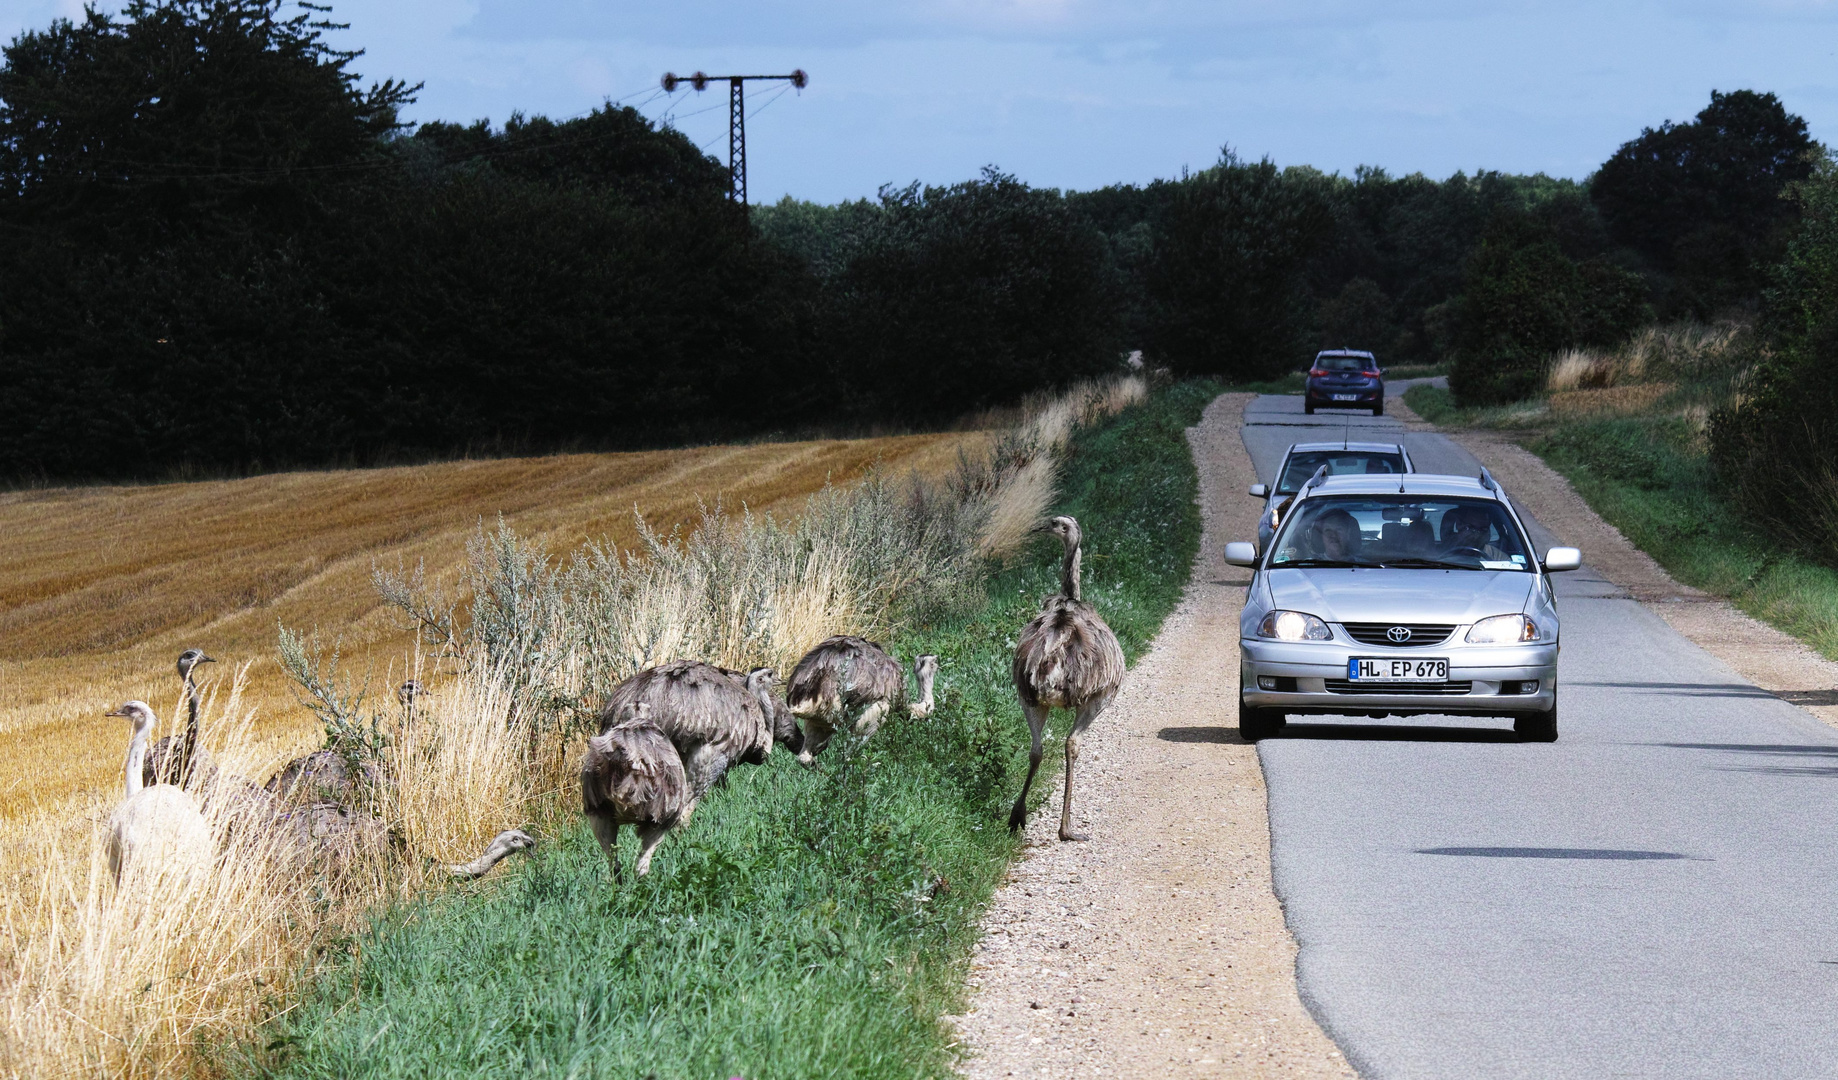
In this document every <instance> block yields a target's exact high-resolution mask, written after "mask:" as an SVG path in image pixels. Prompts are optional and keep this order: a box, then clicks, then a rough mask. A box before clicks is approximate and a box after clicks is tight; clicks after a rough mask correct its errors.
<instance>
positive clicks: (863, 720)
mask: <svg viewBox="0 0 1838 1080" xmlns="http://www.w3.org/2000/svg"><path fill="white" fill-rule="evenodd" d="M886 718H887V703H886V702H885V701H877V702H875V703H874V704H872V705H870V706H868V707H867V708H866V709H863V710H862V714H861V715H860V716H858V717H856V718H855V737H856V738H858V739H871V738H873V737H874V733H875V732H877V731H879V730H881V721H882V720H885V719H886Z"/></svg>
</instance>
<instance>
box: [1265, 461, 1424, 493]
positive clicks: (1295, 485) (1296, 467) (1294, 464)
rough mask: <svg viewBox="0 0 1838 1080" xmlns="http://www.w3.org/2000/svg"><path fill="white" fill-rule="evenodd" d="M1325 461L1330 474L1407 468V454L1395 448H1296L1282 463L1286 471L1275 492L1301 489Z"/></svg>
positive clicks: (1351, 473) (1364, 472)
mask: <svg viewBox="0 0 1838 1080" xmlns="http://www.w3.org/2000/svg"><path fill="white" fill-rule="evenodd" d="M1323 465H1326V466H1327V474H1328V475H1329V476H1348V475H1365V474H1367V473H1401V472H1405V471H1407V470H1406V469H1405V468H1404V455H1403V454H1400V453H1398V452H1397V451H1395V450H1393V451H1385V450H1297V451H1295V452H1293V453H1291V454H1290V455H1289V460H1288V461H1285V462H1284V463H1283V475H1282V476H1280V477H1278V478H1277V481H1276V493H1277V494H1278V495H1294V494H1295V493H1296V492H1298V491H1301V490H1302V485H1303V484H1306V483H1308V478H1309V477H1311V476H1313V475H1315V470H1317V469H1319V468H1321V466H1323Z"/></svg>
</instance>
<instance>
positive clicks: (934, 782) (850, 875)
mask: <svg viewBox="0 0 1838 1080" xmlns="http://www.w3.org/2000/svg"><path fill="white" fill-rule="evenodd" d="M1215 392H1216V387H1213V386H1209V385H1203V384H1183V385H1180V386H1176V387H1173V388H1171V389H1169V390H1166V391H1163V392H1161V393H1159V394H1157V395H1156V396H1155V397H1154V398H1153V399H1151V401H1150V402H1148V403H1147V404H1145V405H1143V406H1140V407H1138V408H1135V409H1132V410H1130V411H1128V412H1126V413H1124V414H1123V415H1121V416H1120V417H1118V418H1117V419H1115V420H1113V421H1112V422H1110V423H1109V424H1107V425H1105V426H1103V427H1101V428H1099V429H1097V430H1095V431H1087V432H1083V433H1081V434H1080V435H1078V436H1077V437H1076V439H1075V441H1074V444H1073V450H1072V454H1071V457H1070V459H1069V461H1068V464H1067V469H1066V474H1065V489H1066V492H1067V496H1066V498H1065V500H1064V501H1063V502H1062V503H1061V504H1060V506H1059V507H1058V509H1063V510H1065V511H1067V512H1071V513H1074V514H1077V515H1078V516H1079V518H1080V520H1081V522H1082V523H1084V525H1085V526H1086V531H1087V536H1088V537H1090V541H1091V543H1090V545H1089V554H1088V557H1087V561H1086V567H1087V571H1086V576H1087V583H1088V588H1087V597H1088V598H1089V599H1091V600H1092V601H1093V602H1094V603H1096V604H1097V605H1098V607H1099V608H1100V609H1101V610H1102V611H1103V612H1104V614H1105V616H1106V618H1107V619H1108V620H1109V621H1110V623H1111V625H1112V626H1113V627H1114V628H1115V629H1116V631H1117V633H1118V636H1119V638H1120V639H1121V640H1122V642H1123V644H1124V648H1125V651H1126V653H1127V654H1128V655H1129V656H1130V657H1131V658H1132V659H1133V658H1135V657H1137V656H1139V655H1140V654H1141V653H1142V651H1143V649H1144V648H1145V646H1146V645H1147V643H1148V642H1149V640H1150V639H1151V637H1152V636H1153V635H1154V633H1155V632H1156V630H1157V628H1158V627H1159V626H1160V624H1161V621H1162V619H1163V618H1164V617H1165V616H1166V615H1167V613H1168V612H1169V611H1170V610H1171V609H1172V608H1173V606H1174V604H1175V602H1176V601H1177V600H1178V599H1179V597H1180V595H1181V591H1182V588H1183V586H1184V583H1185V581H1186V579H1187V574H1188V570H1189V568H1190V566H1191V565H1192V561H1193V556H1194V553H1195V552H1196V551H1197V549H1198V544H1199V536H1200V521H1199V512H1198V508H1197V506H1196V504H1195V495H1196V485H1197V479H1196V476H1195V474H1194V470H1193V464H1192V460H1191V458H1190V456H1189V454H1188V450H1187V444H1186V439H1185V436H1184V429H1185V428H1186V427H1187V425H1189V424H1192V423H1194V422H1195V421H1196V420H1197V419H1198V417H1199V414H1200V411H1201V409H1203V408H1204V407H1205V405H1206V403H1207V401H1209V400H1210V399H1211V398H1212V396H1213V395H1214V393H1215ZM1057 565H1058V563H1057V556H1056V553H1055V551H1053V550H1049V544H1048V543H1047V542H1045V541H1043V542H1042V543H1041V544H1040V545H1039V546H1038V547H1037V548H1036V549H1035V550H1033V551H1031V552H1030V553H1029V554H1028V556H1027V557H1026V558H1025V559H1024V560H1023V561H1022V562H1021V564H1020V565H1018V566H1017V567H1015V568H1013V569H1011V570H1008V571H1004V572H1001V573H998V574H995V575H993V576H992V578H991V579H990V580H989V582H988V587H989V595H990V597H991V598H992V599H991V600H990V602H989V604H988V606H987V607H986V608H985V609H983V610H980V611H978V612H976V613H975V614H973V615H970V616H967V617H960V618H956V619H953V620H951V621H948V622H945V623H942V624H939V625H935V626H932V627H928V628H924V629H922V630H918V631H915V632H913V633H911V634H908V635H904V636H903V637H902V638H901V639H900V640H898V641H897V642H895V643H894V648H895V651H896V652H897V653H898V654H899V655H901V656H910V655H912V653H914V652H916V651H918V650H921V649H929V650H932V651H936V652H937V653H939V654H940V655H941V657H942V658H943V669H942V672H941V674H940V678H939V688H940V708H939V710H938V714H937V716H936V717H935V718H934V719H932V720H930V721H904V720H900V719H895V720H894V721H892V722H890V723H888V724H887V725H886V726H884V727H883V728H882V729H881V732H880V733H879V734H878V735H877V736H876V737H875V739H874V740H873V741H872V742H870V743H869V744H867V745H866V746H865V747H864V748H862V749H861V750H860V751H859V752H858V753H855V754H853V755H845V754H842V753H839V752H837V751H836V750H835V749H832V751H831V752H830V754H829V755H828V756H827V757H826V758H825V759H820V765H819V767H818V768H817V769H816V770H805V769H803V768H801V767H799V766H798V765H797V764H796V763H795V762H794V761H792V760H791V759H790V757H789V755H786V754H784V753H778V754H774V755H773V756H772V757H771V758H770V759H769V760H768V764H767V765H766V766H765V767H761V768H738V769H735V770H733V771H732V772H730V773H729V774H728V780H727V782H726V783H725V785H724V786H722V787H720V788H718V789H716V790H715V791H714V792H713V793H712V794H711V795H710V796H709V798H708V799H706V800H705V801H704V802H703V804H702V805H701V807H700V808H699V809H698V810H697V812H696V816H695V819H694V821H693V822H692V823H691V824H690V825H689V826H688V827H686V828H684V829H682V830H681V831H680V832H679V833H677V834H676V835H674V836H672V837H671V838H670V839H668V840H666V841H665V842H664V844H663V846H662V847H660V848H659V849H658V854H657V858H656V861H655V862H654V864H653V868H652V873H651V875H650V876H649V877H648V878H646V879H644V880H642V881H634V880H633V879H631V878H630V877H628V879H627V883H626V884H625V885H624V886H623V887H614V886H612V885H611V884H610V883H609V882H608V881H607V880H606V870H605V866H604V863H603V862H602V861H601V859H600V855H599V852H598V850H597V848H596V847H595V845H594V842H593V840H592V839H591V837H590V836H589V834H588V831H587V830H586V829H585V828H584V827H582V826H581V825H580V824H579V821H578V818H576V817H574V816H573V815H568V816H567V817H566V818H565V819H564V821H565V826H564V828H565V831H564V833H563V835H562V836H561V837H560V838H559V839H558V840H555V841H551V842H550V843H548V844H546V845H545V846H544V848H543V849H542V850H540V851H539V852H538V853H537V855H536V857H535V858H534V859H533V860H532V861H531V862H530V863H528V864H524V865H511V864H507V865H506V867H505V868H504V869H502V870H500V871H498V874H499V876H500V880H495V881H490V882H488V883H486V884H485V885H484V886H483V887H481V888H477V889H468V890H465V891H464V892H456V893H454V894H450V895H448V896H445V897H441V898H437V899H435V900H431V901H427V902H423V903H418V904H415V905H412V906H410V907H408V908H406V909H404V910H400V911H397V912H394V913H392V914H390V915H388V916H387V917H385V918H383V919H382V920H380V921H379V923H378V924H377V925H376V927H375V928H374V929H373V930H372V931H371V932H370V933H368V934H366V935H364V936H363V937H362V938H361V939H360V940H358V941H357V942H355V943H354V945H355V948H354V950H353V954H354V956H355V957H356V959H355V960H353V961H351V962H349V964H347V965H341V966H340V967H339V968H337V969H335V970H332V971H330V972H328V973H326V975H325V976H324V977H323V979H322V980H321V981H320V982H319V984H318V985H317V986H316V987H315V988H314V989H313V991H312V992H310V993H309V994H308V995H307V996H306V998H305V1000H304V1002H303V1003H302V1004H301V1005H300V1006H299V1007H298V1008H297V1009H295V1010H294V1011H293V1012H291V1013H289V1014H288V1015H287V1016H286V1017H284V1018H282V1019H281V1020H280V1021H278V1022H277V1023H278V1025H279V1030H278V1031H277V1032H274V1033H271V1034H270V1035H268V1036H266V1037H265V1043H266V1042H269V1041H271V1042H272V1046H271V1047H270V1049H271V1050H272V1051H274V1052H275V1053H276V1054H278V1057H275V1058H273V1059H272V1060H270V1061H269V1062H268V1063H267V1068H268V1070H269V1071H271V1072H272V1073H274V1074H276V1075H282V1076H298V1077H333V1076H337V1077H349V1076H377V1077H389V1076H415V1077H426V1076H562V1075H589V1076H608V1077H628V1076H637V1077H642V1076H647V1075H654V1076H657V1077H660V1078H677V1077H683V1078H705V1077H711V1076H713V1077H725V1076H733V1075H737V1074H738V1075H743V1076H749V1077H774V1076H788V1077H789V1076H810V1077H816V1076H851V1077H889V1078H894V1077H897V1078H900V1080H906V1078H910V1077H939V1078H945V1077H950V1076H952V1075H954V1074H953V1073H952V1071H951V1061H952V1058H951V1053H950V1050H949V1049H948V1043H949V1037H948V1032H947V1030H946V1029H945V1028H944V1027H943V1026H942V1025H941V1024H940V1022H939V1021H940V1017H941V1016H942V1015H944V1013H946V1012H947V1011H948V1010H950V1009H952V1008H956V1007H961V993H962V978H963V969H962V965H963V962H964V957H965V956H966V954H967V952H968V949H969V946H970V944H971V942H972V941H973V940H974V934H975V927H976V921H977V918H978V916H979V914H980V913H981V911H982V910H983V908H984V906H985V904H986V903H987V901H988V898H989V896H990V894H991V893H992V891H993V890H994V888H995V886H996V885H997V883H998V882H999V880H1000V878H1001V875H1002V872H1003V869H1004V867H1005V866H1006V865H1007V863H1008V860H1009V859H1010V857H1011V856H1012V855H1013V854H1014V852H1015V847H1016V844H1015V841H1014V840H1013V839H1012V838H1011V837H1010V835H1009V833H1008V831H1007V829H1006V828H1005V818H1006V807H1007V803H1008V800H1011V799H1013V797H1014V793H1015V791H1016V790H1017V789H1018V788H1019V786H1020V774H1021V772H1022V770H1024V769H1025V767H1026V750H1025V744H1026V725H1025V724H1024V723H1023V722H1022V719H1021V715H1020V710H1019V707H1018V706H1017V705H1016V703H1015V698H1014V691H1013V690H1012V688H1011V687H1010V686H1009V676H1008V665H1009V661H1010V658H1011V655H1012V651H1013V644H1012V641H1013V635H1014V633H1015V631H1016V630H1017V629H1018V628H1019V627H1020V626H1021V625H1022V624H1023V623H1024V622H1025V621H1026V620H1027V618H1029V617H1030V616H1031V615H1032V614H1033V613H1034V611H1035V610H1037V605H1038V602H1039V598H1040V597H1041V596H1042V595H1044V594H1046V593H1048V592H1050V591H1051V590H1052V588H1053V586H1054V584H1055V574H1056V571H1057ZM1060 723H1061V724H1062V725H1063V723H1064V718H1061V720H1060ZM1061 733H1062V734H1063V727H1062V729H1061ZM1046 786H1051V785H1046ZM627 848H628V859H629V857H630V855H629V851H630V841H629V839H628V841H627Z"/></svg>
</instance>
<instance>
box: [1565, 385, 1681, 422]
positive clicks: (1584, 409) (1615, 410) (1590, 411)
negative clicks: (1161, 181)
mask: <svg viewBox="0 0 1838 1080" xmlns="http://www.w3.org/2000/svg"><path fill="white" fill-rule="evenodd" d="M1676 389H1678V384H1676V383H1670V382H1652V383H1632V384H1627V385H1622V386H1604V387H1599V388H1596V389H1590V390H1559V391H1556V392H1554V393H1552V394H1551V400H1550V406H1551V414H1552V415H1553V416H1558V417H1565V418H1567V417H1572V416H1586V415H1602V416H1632V415H1635V414H1637V413H1644V412H1647V411H1649V410H1650V409H1651V408H1652V407H1653V405H1654V403H1655V402H1657V401H1659V399H1660V398H1663V397H1665V396H1666V395H1667V394H1670V393H1671V392H1672V391H1674V390H1676Z"/></svg>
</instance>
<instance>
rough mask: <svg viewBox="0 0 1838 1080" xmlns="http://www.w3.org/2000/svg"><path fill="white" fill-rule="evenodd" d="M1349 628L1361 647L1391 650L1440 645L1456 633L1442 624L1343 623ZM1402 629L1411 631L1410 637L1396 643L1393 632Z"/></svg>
mask: <svg viewBox="0 0 1838 1080" xmlns="http://www.w3.org/2000/svg"><path fill="white" fill-rule="evenodd" d="M1340 625H1342V626H1344V627H1346V628H1347V636H1348V637H1350V638H1352V639H1353V640H1354V641H1357V642H1359V643H1360V644H1361V645H1383V646H1385V647H1386V648H1390V649H1414V648H1420V647H1422V646H1424V645H1440V644H1442V643H1443V642H1445V641H1447V640H1448V639H1449V635H1450V634H1453V633H1454V632H1455V628H1454V627H1453V626H1448V625H1445V624H1442V623H1389V622H1350V623H1341V624H1340ZM1394 628H1402V629H1405V630H1409V631H1410V637H1408V638H1406V639H1404V640H1403V641H1394V640H1392V637H1391V631H1392V630H1393V629H1394Z"/></svg>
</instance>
